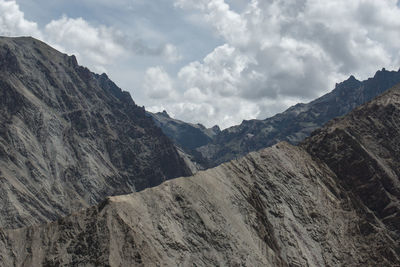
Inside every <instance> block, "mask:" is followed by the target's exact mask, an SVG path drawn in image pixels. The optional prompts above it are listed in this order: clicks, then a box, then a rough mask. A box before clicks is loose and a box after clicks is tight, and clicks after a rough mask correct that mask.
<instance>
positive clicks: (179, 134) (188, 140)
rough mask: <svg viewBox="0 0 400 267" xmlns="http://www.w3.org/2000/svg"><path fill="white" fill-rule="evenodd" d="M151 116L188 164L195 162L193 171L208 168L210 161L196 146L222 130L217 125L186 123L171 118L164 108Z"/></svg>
mask: <svg viewBox="0 0 400 267" xmlns="http://www.w3.org/2000/svg"><path fill="white" fill-rule="evenodd" d="M147 114H148V115H149V116H151V117H152V118H153V120H154V122H155V123H156V125H157V126H158V127H160V128H161V129H162V131H163V132H164V134H165V135H167V136H168V137H169V138H170V139H171V140H172V141H173V142H174V143H175V144H176V145H177V148H178V150H179V151H180V152H181V154H182V156H183V157H185V158H187V160H188V164H189V165H190V162H192V163H194V164H195V166H192V169H193V171H194V172H195V171H196V170H199V169H200V170H201V169H206V168H208V167H209V163H208V161H207V160H206V159H205V158H204V157H203V156H202V154H201V153H200V152H198V151H196V148H198V147H201V146H204V145H207V144H209V143H210V142H212V141H213V139H214V138H215V137H216V136H217V135H218V134H219V133H220V132H221V130H220V129H219V127H218V126H217V125H216V126H214V127H212V128H206V127H204V126H203V125H201V124H192V123H186V122H183V121H180V120H177V119H173V118H171V117H170V116H169V115H168V113H167V112H166V111H165V110H164V111H163V112H158V113H151V112H147Z"/></svg>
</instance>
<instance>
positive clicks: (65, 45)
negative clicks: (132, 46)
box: [44, 16, 125, 71]
mask: <svg viewBox="0 0 400 267" xmlns="http://www.w3.org/2000/svg"><path fill="white" fill-rule="evenodd" d="M44 34H45V36H46V37H45V39H46V40H47V42H49V43H50V44H52V45H54V46H55V47H56V48H58V49H59V50H62V51H65V52H67V53H70V54H75V55H77V57H78V59H81V61H82V62H81V63H82V64H84V65H88V66H92V67H94V68H95V70H96V71H103V69H104V66H106V65H107V64H110V63H111V62H112V61H113V60H116V59H118V58H119V57H120V56H121V55H122V54H123V53H124V52H125V48H124V47H123V46H122V45H121V44H120V43H119V42H118V40H119V38H120V35H122V33H119V32H118V31H116V30H114V29H112V28H108V27H105V26H99V27H95V26H92V25H90V24H89V23H88V22H87V21H85V20H84V19H83V18H76V19H72V18H68V17H66V16H63V17H62V18H60V19H58V20H53V21H51V22H50V23H48V24H47V25H46V26H45V29H44Z"/></svg>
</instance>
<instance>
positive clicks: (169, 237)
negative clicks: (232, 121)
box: [0, 143, 400, 266]
mask: <svg viewBox="0 0 400 267" xmlns="http://www.w3.org/2000/svg"><path fill="white" fill-rule="evenodd" d="M357 199H358V198H357V197H355V196H354V195H353V193H352V192H347V191H346V190H345V189H344V188H343V187H342V185H341V182H340V180H339V179H338V177H337V176H336V175H335V174H334V173H333V172H332V171H331V170H330V169H329V168H328V166H327V165H325V164H324V163H322V162H320V161H318V160H313V159H312V157H311V156H310V155H309V154H308V153H307V152H306V151H305V150H304V149H302V148H300V147H294V146H292V145H289V144H287V143H280V144H278V145H276V146H274V147H272V148H268V149H265V150H263V151H260V152H253V153H251V154H249V155H247V156H246V157H244V158H242V159H240V160H235V161H232V162H229V163H226V164H223V165H221V166H219V167H216V168H214V169H209V170H207V171H201V172H198V173H197V174H196V175H195V176H193V177H190V178H179V179H175V180H170V181H167V182H165V183H163V184H162V185H160V186H157V187H155V188H150V189H146V190H144V191H142V192H139V193H134V194H130V195H124V196H117V197H110V198H108V199H107V200H106V201H105V202H103V203H102V204H100V205H98V206H95V207H92V208H90V209H87V210H85V211H82V212H79V213H76V214H73V215H71V216H69V217H66V218H64V219H60V220H58V221H56V222H53V223H49V224H46V225H42V226H35V227H29V228H23V229H17V230H8V231H3V232H1V233H0V255H1V257H0V263H1V264H3V265H6V266H42V265H43V266H194V265H195V266H394V265H396V264H400V257H399V251H398V249H399V245H398V244H397V243H396V241H395V240H394V239H393V238H392V237H391V235H390V230H388V228H387V226H386V225H385V224H384V223H383V222H382V221H381V220H380V218H378V217H377V216H375V214H374V213H373V212H371V211H370V209H369V208H368V207H367V206H365V205H364V204H363V203H362V202H358V201H357ZM371 229H372V230H371Z"/></svg>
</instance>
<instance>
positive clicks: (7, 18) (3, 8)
mask: <svg viewBox="0 0 400 267" xmlns="http://www.w3.org/2000/svg"><path fill="white" fill-rule="evenodd" d="M0 14H1V15H0V34H1V35H5V36H20V35H33V36H35V37H38V38H40V37H41V33H40V31H39V30H38V26H37V24H36V23H35V22H31V21H28V20H26V19H25V17H24V13H22V12H21V11H20V9H19V6H18V4H17V3H16V2H15V1H5V0H0Z"/></svg>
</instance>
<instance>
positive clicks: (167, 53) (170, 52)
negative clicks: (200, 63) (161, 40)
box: [162, 43, 182, 63]
mask: <svg viewBox="0 0 400 267" xmlns="http://www.w3.org/2000/svg"><path fill="white" fill-rule="evenodd" d="M162 55H163V56H164V58H165V59H166V60H167V61H168V62H170V63H175V62H177V61H179V60H181V59H182V55H181V54H180V53H179V51H178V49H177V48H176V46H174V45H173V44H169V43H168V44H166V45H165V46H164V49H163V50H162Z"/></svg>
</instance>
